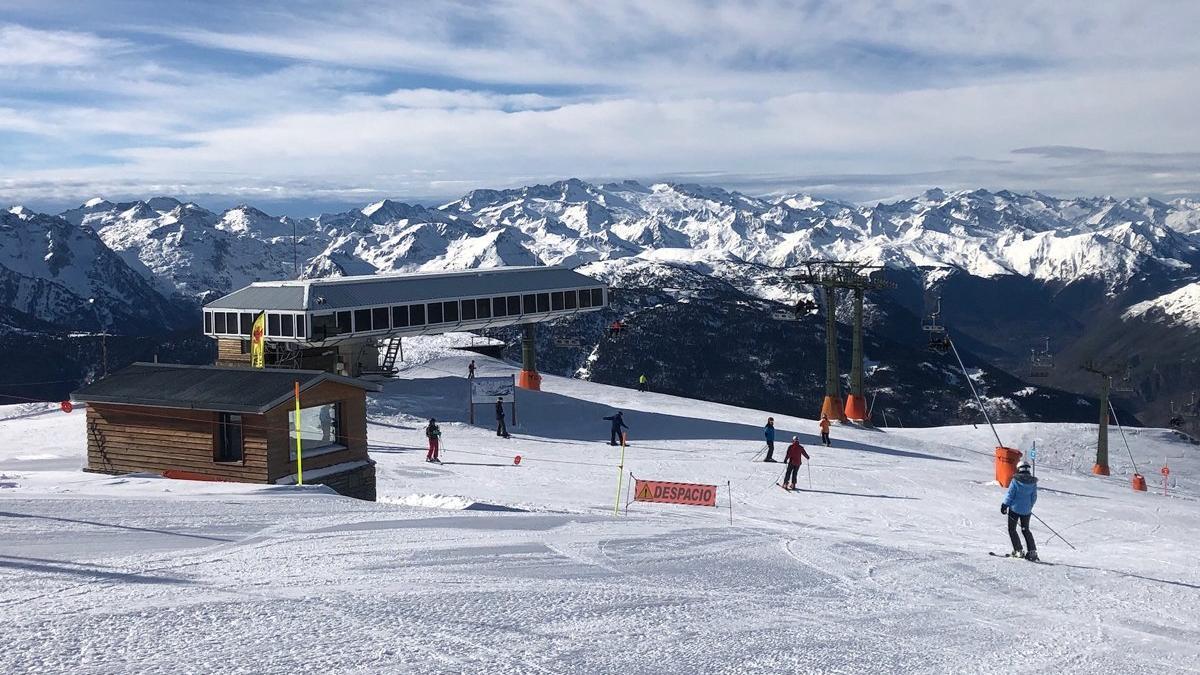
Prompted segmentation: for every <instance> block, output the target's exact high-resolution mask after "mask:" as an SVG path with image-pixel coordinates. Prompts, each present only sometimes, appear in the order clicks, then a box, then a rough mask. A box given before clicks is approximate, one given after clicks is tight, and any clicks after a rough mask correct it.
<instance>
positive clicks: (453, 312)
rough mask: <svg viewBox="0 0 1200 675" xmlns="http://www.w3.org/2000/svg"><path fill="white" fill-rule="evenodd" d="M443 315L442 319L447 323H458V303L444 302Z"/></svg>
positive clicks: (455, 301)
mask: <svg viewBox="0 0 1200 675" xmlns="http://www.w3.org/2000/svg"><path fill="white" fill-rule="evenodd" d="M442 314H443V316H442V318H443V319H445V320H446V323H458V301H457V300H454V301H451V302H443V303H442Z"/></svg>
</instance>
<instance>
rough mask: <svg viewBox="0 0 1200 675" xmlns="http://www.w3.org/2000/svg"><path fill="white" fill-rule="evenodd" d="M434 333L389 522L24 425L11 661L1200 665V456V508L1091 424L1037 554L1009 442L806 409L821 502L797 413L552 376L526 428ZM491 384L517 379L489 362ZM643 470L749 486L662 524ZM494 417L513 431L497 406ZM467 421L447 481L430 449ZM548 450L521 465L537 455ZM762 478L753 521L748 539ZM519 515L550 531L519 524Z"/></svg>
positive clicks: (525, 397)
mask: <svg viewBox="0 0 1200 675" xmlns="http://www.w3.org/2000/svg"><path fill="white" fill-rule="evenodd" d="M444 346H445V342H438V341H427V342H426V343H425V344H423V345H414V348H413V349H411V350H408V349H406V355H407V356H409V357H410V358H411V359H413V360H411V361H409V362H408V364H407V365H408V368H407V369H406V370H405V371H404V372H403V373H402V376H401V377H400V378H399V379H397V380H395V381H389V382H388V383H387V384H386V385H385V391H384V392H383V393H381V394H380V395H377V396H375V397H373V399H372V401H371V404H370V411H369V415H370V427H369V434H370V446H371V453H372V456H373V457H374V458H375V459H376V461H377V462H378V469H379V494H380V503H374V504H372V503H365V502H359V501H355V500H351V499H346V498H342V497H339V496H336V495H331V494H329V493H328V492H326V491H325V490H324V489H322V488H319V487H303V488H295V487H266V486H241V485H232V484H214V483H192V482H186V481H170V480H165V479H160V478H154V477H149V476H123V477H107V476H95V475H89V474H84V473H81V472H79V471H78V467H79V465H80V463H81V461H82V454H83V443H84V429H83V415H82V411H76V412H74V413H72V414H70V415H64V414H62V413H60V412H55V411H53V410H45V409H44V410H37V409H34V408H32V407H25V408H21V409H17V410H11V411H10V412H9V413H6V414H5V415H0V418H6V419H0V453H2V454H0V524H3V527H4V531H5V546H4V550H3V553H2V554H0V581H2V583H0V622H2V624H0V625H3V626H4V635H5V640H3V641H0V669H3V670H4V671H6V672H16V671H31V670H39V671H53V672H74V673H111V672H133V671H137V672H179V671H180V670H187V671H188V672H222V673H228V672H255V673H276V672H278V673H295V672H331V671H332V672H356V673H380V672H421V673H426V672H428V673H461V672H488V673H594V672H627V673H650V672H660V671H661V670H663V669H665V668H669V669H672V670H681V671H686V672H717V673H722V672H724V673H733V672H739V673H741V672H763V673H778V672H816V671H822V672H830V671H832V672H863V673H868V672H869V673H879V672H947V671H951V670H954V671H960V672H1005V673H1008V672H1024V671H1031V672H1040V671H1045V670H1057V671H1069V672H1096V673H1101V672H1103V673H1109V672H1125V673H1133V672H1155V673H1162V672H1196V670H1197V664H1198V663H1200V646H1198V645H1200V605H1198V604H1197V603H1196V599H1197V597H1198V593H1200V569H1197V566H1196V564H1195V561H1196V559H1197V555H1198V554H1200V536H1198V535H1200V520H1198V519H1197V518H1196V515H1197V509H1198V508H1200V503H1198V502H1197V498H1200V484H1198V483H1197V482H1196V478H1195V477H1196V476H1197V475H1200V456H1197V452H1196V449H1195V448H1194V447H1193V446H1190V445H1186V444H1183V443H1181V442H1179V441H1177V440H1175V439H1174V437H1172V436H1171V435H1170V434H1169V433H1168V432H1165V431H1160V430H1139V431H1138V432H1137V433H1136V434H1134V435H1131V436H1130V437H1129V443H1130V445H1131V447H1132V451H1133V455H1134V457H1135V458H1136V459H1137V460H1138V461H1139V462H1140V463H1141V464H1142V465H1143V470H1144V472H1145V473H1147V474H1148V475H1149V474H1150V473H1151V470H1152V468H1153V467H1155V466H1157V465H1158V464H1159V463H1160V462H1161V461H1162V460H1163V458H1168V461H1170V463H1171V466H1172V469H1173V471H1174V474H1173V475H1175V476H1177V477H1178V479H1179V480H1178V484H1177V485H1176V486H1175V488H1174V489H1173V490H1172V493H1171V496H1169V497H1163V496H1162V495H1161V494H1154V493H1151V494H1146V493H1134V492H1132V491H1131V490H1130V489H1129V487H1128V482H1127V478H1126V477H1125V476H1124V475H1123V474H1124V473H1125V472H1126V471H1127V470H1128V466H1129V464H1128V458H1127V457H1125V456H1124V449H1123V446H1122V445H1120V440H1119V438H1116V437H1115V436H1114V442H1113V460H1114V461H1113V465H1114V473H1115V474H1119V475H1114V476H1113V477H1111V478H1097V477H1093V476H1090V475H1087V474H1085V473H1082V470H1083V468H1084V466H1085V465H1086V464H1087V461H1086V460H1087V458H1086V457H1085V455H1086V453H1087V452H1088V451H1089V449H1090V447H1089V441H1088V440H1087V439H1088V437H1089V433H1091V432H1094V427H1092V428H1089V427H1087V426H1086V425H1075V426H1054V425H1013V426H1003V427H1001V428H1000V434H1001V436H1002V438H1003V439H1004V440H1005V442H1006V443H1008V444H1010V445H1014V444H1017V445H1020V446H1021V447H1028V444H1029V443H1031V442H1032V441H1033V440H1035V439H1037V442H1038V446H1039V448H1040V453H1041V460H1042V466H1040V467H1039V471H1038V473H1039V477H1040V479H1041V483H1042V493H1041V499H1040V500H1039V503H1038V508H1037V513H1038V514H1039V515H1040V516H1041V517H1042V518H1044V519H1045V520H1046V522H1048V523H1050V524H1051V525H1052V526H1054V527H1055V528H1056V529H1057V530H1058V531H1059V532H1060V533H1062V534H1063V535H1064V536H1066V537H1067V538H1068V539H1069V540H1070V541H1071V542H1072V543H1073V544H1074V545H1075V546H1076V549H1077V550H1072V549H1070V548H1068V547H1067V546H1065V545H1064V543H1063V542H1062V541H1060V540H1057V539H1052V538H1050V536H1049V535H1048V532H1047V530H1046V529H1045V527H1044V526H1042V525H1041V524H1035V528H1034V529H1035V532H1036V533H1037V536H1038V540H1039V542H1040V544H1041V552H1042V554H1043V557H1044V558H1045V559H1047V560H1049V561H1051V562H1053V563H1055V564H1054V565H1053V566H1050V565H1039V566H1034V565H1032V564H1029V563H1025V562H1020V561H1012V560H1003V559H996V558H991V557H989V556H988V555H987V554H986V552H987V551H988V550H996V551H1003V550H1005V549H1006V547H1007V540H1006V537H1005V535H1004V533H1003V518H1002V516H1000V514H999V513H998V504H999V501H1000V498H1001V490H1000V489H999V488H998V487H996V486H995V485H992V484H990V480H991V477H992V475H991V474H992V466H991V460H990V450H991V446H992V445H994V440H992V439H991V437H990V432H988V431H987V429H986V428H984V429H978V430H975V429H971V428H970V427H963V428H944V429H931V430H921V431H917V430H893V429H884V430H875V431H872V430H861V429H853V428H836V429H835V430H834V443H835V446H834V447H833V448H829V449H825V448H821V447H819V446H817V444H816V443H814V442H813V441H814V438H813V435H812V432H813V431H814V430H815V426H816V425H815V423H814V422H813V421H812V420H807V419H797V418H790V417H783V416H780V415H776V420H777V424H778V427H779V429H780V436H781V437H787V436H790V435H791V434H793V433H795V434H798V435H799V436H800V438H801V440H802V441H803V442H804V443H806V444H807V446H808V449H809V452H810V454H812V456H813V460H812V463H811V481H812V483H811V485H812V489H811V490H810V489H807V488H808V486H809V480H810V478H809V473H808V470H802V473H801V486H802V487H803V488H806V489H805V490H804V491H801V492H798V493H794V494H789V493H785V492H784V491H782V490H780V489H779V488H777V487H775V486H774V485H773V481H774V480H776V479H777V478H778V473H779V472H780V471H781V467H780V466H779V465H770V464H763V463H751V462H750V461H749V459H750V457H751V456H752V455H753V454H754V452H755V451H756V450H757V449H758V448H759V447H760V446H761V443H760V442H758V441H757V440H756V439H757V438H758V437H759V436H760V429H759V425H760V424H761V423H762V422H763V420H764V418H765V416H766V414H767V413H764V412H761V411H754V410H746V409H738V408H732V407H729V406H724V405H719V404H713V403H703V402H697V401H693V400H687V399H681V398H675V397H669V396H664V395H659V394H654V393H647V394H638V393H636V392H634V391H631V390H627V389H621V388H615V387H609V386H604V385H597V384H592V383H587V382H582V381H578V380H567V379H562V378H557V377H552V376H547V377H546V378H545V382H544V386H545V390H544V391H543V392H540V393H533V392H521V394H520V395H519V399H518V407H517V424H514V425H513V427H512V428H513V431H514V432H515V433H514V437H513V438H512V439H510V440H504V439H500V438H498V437H496V436H495V434H494V433H493V432H492V431H491V430H490V429H488V428H486V427H487V425H486V424H483V425H480V426H476V427H472V426H470V425H468V424H467V423H466V421H465V418H466V411H465V410H464V408H463V405H462V403H463V401H462V397H463V394H464V393H465V382H464V381H463V380H462V379H461V376H462V375H463V373H464V372H465V364H466V361H467V359H468V358H469V357H468V356H466V355H462V354H461V353H455V352H449V351H446V350H445V349H444V348H443V347H444ZM475 358H476V361H477V363H479V364H480V365H481V371H480V374H481V375H485V376H486V375H500V374H508V373H511V372H513V368H512V367H511V366H509V365H507V364H504V363H501V362H497V361H491V360H488V359H483V358H480V357H477V356H476V357H475ZM614 408H620V409H622V410H624V411H626V416H627V421H628V424H629V425H630V427H631V430H630V437H631V442H632V445H631V447H630V448H629V449H628V450H627V453H626V458H625V463H626V470H627V471H631V472H632V473H634V474H636V475H637V476H639V477H642V478H648V479H661V480H675V481H694V482H707V483H712V484H716V485H719V486H721V488H720V497H719V499H720V504H721V507H722V508H719V509H704V508H696V507H680V506H669V505H656V504H640V503H639V504H635V505H634V506H633V507H632V508H630V509H629V511H628V513H627V514H625V515H621V516H618V517H614V516H613V515H612V509H613V501H614V497H615V495H616V492H615V490H616V485H615V483H616V479H617V474H618V470H617V467H616V465H617V463H618V461H619V450H618V449H615V448H611V447H609V446H607V445H606V444H604V443H603V442H600V439H602V438H603V437H604V436H605V434H606V432H607V430H606V428H605V425H606V423H605V422H603V421H602V420H600V419H599V418H600V417H602V416H603V415H606V414H609V412H610V411H611V410H612V409H614ZM479 412H480V415H481V417H482V418H483V419H484V420H485V422H486V421H488V415H487V414H486V413H487V410H486V409H481V410H480V411H479ZM429 416H436V417H437V418H438V419H439V421H440V422H441V424H442V428H443V431H444V434H445V439H446V446H447V449H446V451H445V454H444V457H443V458H444V459H445V460H446V462H445V463H444V464H442V465H430V464H427V463H425V462H424V461H422V458H423V455H424V449H423V447H422V446H423V445H424V443H423V438H422V434H421V430H420V427H421V426H422V425H423V423H424V422H425V421H426V419H427V418H428V417H429ZM516 454H520V455H522V462H521V464H520V466H514V465H513V462H512V458H513V456H514V455H516ZM727 481H728V483H729V484H730V485H731V487H732V501H733V507H734V511H733V516H734V524H733V525H732V526H731V525H730V524H729V521H728V518H729V512H728V510H727V509H726V508H725V507H726V506H727V505H728V503H729V502H728V499H729V496H730V491H728V490H727V489H726V488H725V486H726V482H727ZM518 509H519V511H518Z"/></svg>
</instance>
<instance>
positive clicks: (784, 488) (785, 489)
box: [776, 483, 795, 492]
mask: <svg viewBox="0 0 1200 675" xmlns="http://www.w3.org/2000/svg"><path fill="white" fill-rule="evenodd" d="M776 485H778V486H779V487H781V488H783V491H784V492H795V490H792V489H791V488H786V487H783V483H776Z"/></svg>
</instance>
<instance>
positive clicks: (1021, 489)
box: [1000, 460, 1038, 562]
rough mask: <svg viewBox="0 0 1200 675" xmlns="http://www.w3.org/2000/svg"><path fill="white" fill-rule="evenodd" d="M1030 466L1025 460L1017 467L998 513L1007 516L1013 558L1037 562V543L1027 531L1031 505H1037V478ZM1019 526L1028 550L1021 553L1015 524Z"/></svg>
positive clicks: (1031, 511)
mask: <svg viewBox="0 0 1200 675" xmlns="http://www.w3.org/2000/svg"><path fill="white" fill-rule="evenodd" d="M1031 468H1032V466H1031V465H1030V464H1029V462H1028V461H1026V460H1021V463H1020V464H1018V465H1017V475H1015V476H1013V479H1012V482H1011V483H1009V484H1008V493H1007V494H1005V495H1004V502H1003V503H1002V504H1000V513H1004V514H1007V515H1008V538H1009V539H1011V540H1012V546H1013V552H1012V557H1014V558H1025V559H1026V560H1029V561H1031V562H1037V559H1038V554H1037V542H1035V541H1034V540H1033V533H1032V532H1030V531H1029V517H1030V516H1031V515H1033V505H1034V504H1036V503H1037V476H1034V475H1032V474H1031V473H1030V472H1029V471H1030V469H1031ZM1018 522H1019V523H1020V524H1021V534H1022V535H1024V537H1025V546H1026V548H1028V549H1029V550H1028V551H1027V552H1022V551H1021V539H1020V538H1018V537H1017V523H1018Z"/></svg>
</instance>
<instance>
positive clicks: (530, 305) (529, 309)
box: [522, 295, 537, 314]
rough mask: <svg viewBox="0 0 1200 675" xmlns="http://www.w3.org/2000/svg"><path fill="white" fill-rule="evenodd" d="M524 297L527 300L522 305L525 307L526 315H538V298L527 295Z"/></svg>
mask: <svg viewBox="0 0 1200 675" xmlns="http://www.w3.org/2000/svg"><path fill="white" fill-rule="evenodd" d="M522 297H523V298H524V300H525V301H524V303H522V304H524V305H525V311H524V313H525V314H534V313H536V312H537V296H536V295H525V296H522Z"/></svg>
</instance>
